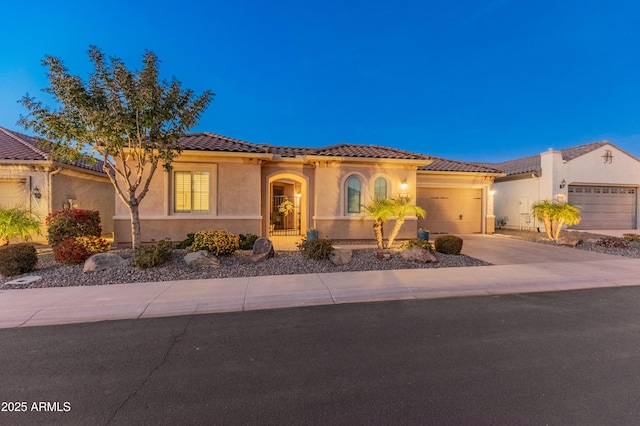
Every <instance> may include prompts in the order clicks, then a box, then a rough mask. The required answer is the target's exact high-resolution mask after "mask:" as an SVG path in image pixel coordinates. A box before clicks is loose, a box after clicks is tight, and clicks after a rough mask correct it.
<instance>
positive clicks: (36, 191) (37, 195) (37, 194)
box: [31, 186, 42, 200]
mask: <svg viewBox="0 0 640 426" xmlns="http://www.w3.org/2000/svg"><path fill="white" fill-rule="evenodd" d="M31 193H32V194H33V197H34V198H37V199H38V200H39V199H40V198H42V193H41V192H40V188H38V187H37V186H36V187H34V188H33V190H31Z"/></svg>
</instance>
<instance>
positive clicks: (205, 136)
mask: <svg viewBox="0 0 640 426" xmlns="http://www.w3.org/2000/svg"><path fill="white" fill-rule="evenodd" d="M178 145H180V147H181V148H182V149H185V150H194V151H220V152H246V153H258V154H267V153H268V151H267V150H266V149H264V148H263V147H261V146H259V145H256V144H252V143H249V142H245V141H241V140H239V139H232V138H228V137H226V136H221V135H216V134H214V133H207V132H203V133H191V134H188V135H185V136H183V137H181V138H180V139H179V140H178Z"/></svg>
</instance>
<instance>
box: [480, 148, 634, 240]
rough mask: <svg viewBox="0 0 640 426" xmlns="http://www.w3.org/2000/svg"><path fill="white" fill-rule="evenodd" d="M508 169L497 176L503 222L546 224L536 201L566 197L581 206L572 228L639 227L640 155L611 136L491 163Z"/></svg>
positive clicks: (531, 225) (497, 209)
mask: <svg viewBox="0 0 640 426" xmlns="http://www.w3.org/2000/svg"><path fill="white" fill-rule="evenodd" d="M491 167H495V168H498V169H501V170H504V171H505V172H506V176H503V177H499V178H497V179H496V181H495V184H494V187H495V190H496V194H495V212H496V217H497V220H498V223H499V225H500V226H506V227H513V228H523V229H536V228H544V225H543V224H542V223H539V222H538V221H537V220H536V219H535V218H534V217H532V215H531V206H532V204H534V203H536V202H538V201H543V200H553V199H556V200H561V201H568V202H569V203H571V204H574V205H577V206H580V207H581V214H582V221H581V222H580V223H579V224H578V225H576V226H574V227H572V228H573V229H636V228H637V226H638V186H639V185H640V164H639V160H638V159H637V158H635V157H634V156H632V155H630V154H628V153H627V152H625V151H623V150H621V149H620V148H618V147H616V146H615V145H613V144H611V143H610V142H607V141H601V142H594V143H589V144H585V145H579V146H575V147H571V148H565V149H561V150H554V149H549V150H548V151H546V152H543V153H541V154H538V155H532V156H529V157H524V158H519V159H515V160H511V161H506V162H503V163H497V164H492V165H491Z"/></svg>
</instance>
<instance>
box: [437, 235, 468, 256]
mask: <svg viewBox="0 0 640 426" xmlns="http://www.w3.org/2000/svg"><path fill="white" fill-rule="evenodd" d="M434 244H435V248H436V251H437V252H438V253H443V254H460V252H461V251H462V238H460V237H456V236H455V235H443V236H441V237H438V238H436V239H435V241H434Z"/></svg>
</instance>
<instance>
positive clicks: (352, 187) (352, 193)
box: [346, 176, 362, 214]
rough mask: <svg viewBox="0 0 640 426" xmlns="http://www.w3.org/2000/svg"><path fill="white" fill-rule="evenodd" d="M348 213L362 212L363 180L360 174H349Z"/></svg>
mask: <svg viewBox="0 0 640 426" xmlns="http://www.w3.org/2000/svg"><path fill="white" fill-rule="evenodd" d="M346 195H347V200H346V201H347V203H346V204H347V213H348V214H350V213H360V205H361V204H362V182H361V181H360V178H359V177H358V176H349V178H348V179H347V182H346Z"/></svg>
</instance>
